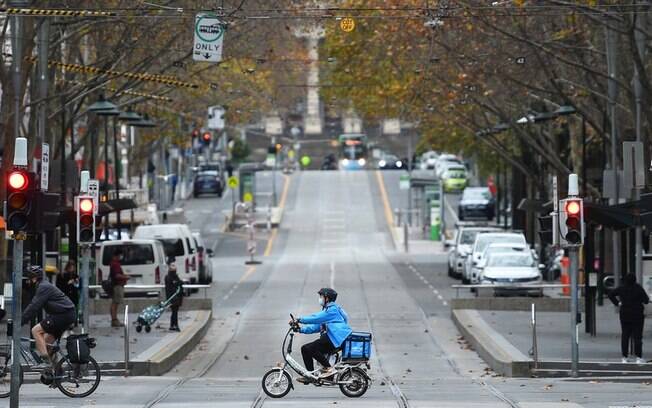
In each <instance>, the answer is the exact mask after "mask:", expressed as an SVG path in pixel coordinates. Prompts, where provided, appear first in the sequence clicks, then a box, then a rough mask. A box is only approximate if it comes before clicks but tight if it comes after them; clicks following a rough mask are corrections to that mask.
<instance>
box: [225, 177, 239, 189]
mask: <svg viewBox="0 0 652 408" xmlns="http://www.w3.org/2000/svg"><path fill="white" fill-rule="evenodd" d="M227 184H228V185H229V188H230V189H235V188H238V184H239V183H238V178H237V177H236V176H231V177H229V180H228V181H227Z"/></svg>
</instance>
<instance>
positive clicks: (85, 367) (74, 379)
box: [0, 337, 101, 398]
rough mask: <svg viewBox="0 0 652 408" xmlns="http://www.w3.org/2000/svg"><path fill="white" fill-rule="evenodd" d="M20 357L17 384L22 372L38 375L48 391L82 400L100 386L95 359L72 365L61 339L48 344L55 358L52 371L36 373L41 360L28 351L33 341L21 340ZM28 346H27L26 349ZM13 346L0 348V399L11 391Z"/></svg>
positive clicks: (24, 338)
mask: <svg viewBox="0 0 652 408" xmlns="http://www.w3.org/2000/svg"><path fill="white" fill-rule="evenodd" d="M20 340H21V345H20V355H21V356H22V359H23V360H24V362H25V364H23V365H22V366H21V369H20V384H22V383H23V380H24V378H23V376H24V372H28V373H29V372H35V373H39V372H40V374H41V377H40V379H41V383H43V384H45V385H47V386H49V387H50V388H53V389H54V388H58V389H59V391H61V392H62V393H63V394H64V395H66V396H68V397H71V398H84V397H87V396H89V395H91V394H92V393H93V392H95V390H96V389H97V387H98V386H99V384H100V379H101V374H100V366H99V365H98V364H97V362H96V361H95V359H93V358H92V357H90V356H88V363H84V364H78V363H73V362H71V361H70V359H69V358H68V355H67V354H65V353H64V352H63V351H62V350H61V347H60V339H58V340H57V341H56V342H55V343H54V344H48V347H49V348H50V351H51V354H52V355H53V356H54V358H53V361H54V368H46V369H42V370H38V369H35V368H34V367H35V366H36V365H39V364H42V359H41V357H40V356H39V355H38V353H36V351H35V350H33V348H32V347H31V345H32V343H34V340H33V339H30V338H26V337H21V339H20ZM26 344H29V346H26ZM12 351H13V344H12V343H8V344H0V398H7V397H9V395H10V391H11V368H12V361H11V356H12V355H13V353H12Z"/></svg>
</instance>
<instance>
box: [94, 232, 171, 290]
mask: <svg viewBox="0 0 652 408" xmlns="http://www.w3.org/2000/svg"><path fill="white" fill-rule="evenodd" d="M118 250H121V251H122V254H123V255H122V260H121V261H120V265H121V266H122V271H123V272H124V274H125V275H127V276H129V277H130V279H129V281H128V282H127V285H162V284H163V282H164V279H165V275H167V273H168V265H167V262H166V256H165V251H164V249H163V244H161V243H160V242H159V241H156V240H152V239H133V240H121V241H104V242H102V243H100V244H99V246H98V248H97V255H96V259H97V282H102V280H103V279H107V278H108V276H109V271H110V264H111V258H113V254H114V253H115V252H116V251H118ZM125 292H126V293H132V294H136V293H137V294H146V295H156V296H158V294H159V293H160V292H161V289H135V288H126V289H125Z"/></svg>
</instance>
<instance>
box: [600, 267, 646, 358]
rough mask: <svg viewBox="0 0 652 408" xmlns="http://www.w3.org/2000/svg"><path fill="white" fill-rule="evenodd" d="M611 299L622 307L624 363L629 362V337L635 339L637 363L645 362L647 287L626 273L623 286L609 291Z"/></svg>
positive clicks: (621, 324) (621, 344) (621, 325)
mask: <svg viewBox="0 0 652 408" xmlns="http://www.w3.org/2000/svg"><path fill="white" fill-rule="evenodd" d="M609 300H611V302H612V303H613V304H614V305H616V306H619V307H620V327H621V328H622V332H623V333H622V337H621V343H620V348H621V351H622V353H623V360H622V361H623V363H626V362H628V360H627V357H628V355H629V339H630V338H633V339H634V354H635V355H636V363H638V364H643V363H645V360H643V323H644V321H645V306H644V305H647V304H648V303H650V298H649V297H648V295H647V293H646V292H645V289H643V287H642V286H641V285H639V284H638V283H636V276H635V275H633V274H629V275H626V276H625V277H624V278H623V283H622V285H621V286H619V287H617V288H616V289H614V290H612V291H611V292H610V293H609Z"/></svg>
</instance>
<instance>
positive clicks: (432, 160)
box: [421, 150, 439, 170]
mask: <svg viewBox="0 0 652 408" xmlns="http://www.w3.org/2000/svg"><path fill="white" fill-rule="evenodd" d="M438 158H439V155H438V154H437V152H435V151H432V150H431V151H429V152H425V153H424V154H422V155H421V170H435V166H436V165H437V159H438Z"/></svg>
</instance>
